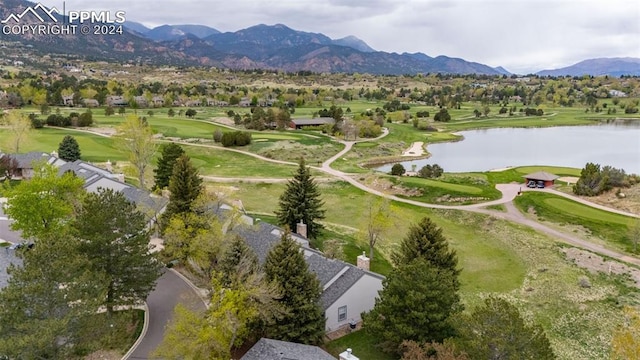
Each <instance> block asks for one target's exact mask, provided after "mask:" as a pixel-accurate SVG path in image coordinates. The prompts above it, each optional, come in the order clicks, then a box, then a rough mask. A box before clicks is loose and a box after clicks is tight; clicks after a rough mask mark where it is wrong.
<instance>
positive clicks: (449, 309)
mask: <svg viewBox="0 0 640 360" xmlns="http://www.w3.org/2000/svg"><path fill="white" fill-rule="evenodd" d="M382 286H383V288H382V291H380V293H379V295H380V297H379V298H377V299H376V302H375V305H374V307H373V309H372V310H371V311H370V312H369V313H366V314H363V317H362V321H363V324H364V325H363V326H364V330H365V331H367V332H368V333H369V334H370V335H371V336H373V337H374V338H375V339H376V341H377V342H378V343H379V344H380V346H381V348H382V350H383V351H385V352H387V353H395V354H397V355H399V354H398V352H399V351H400V348H399V346H400V344H402V341H403V340H413V341H417V342H420V343H422V342H431V341H436V342H442V340H443V339H446V338H448V337H450V336H452V335H453V334H454V332H453V326H452V325H451V322H450V321H449V318H450V316H451V315H453V314H456V313H458V312H459V311H460V310H461V309H462V306H461V305H460V297H459V296H458V293H457V279H456V277H455V276H454V275H453V274H452V273H451V272H450V271H446V270H441V269H437V268H436V267H434V266H433V265H432V264H431V263H429V262H428V261H426V260H424V259H417V260H414V261H411V262H410V263H406V264H401V265H399V266H398V267H396V268H394V269H393V270H392V271H391V273H390V274H389V276H388V277H387V278H386V279H384V280H383V281H382Z"/></svg>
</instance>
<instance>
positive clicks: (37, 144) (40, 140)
mask: <svg viewBox="0 0 640 360" xmlns="http://www.w3.org/2000/svg"><path fill="white" fill-rule="evenodd" d="M68 134H69V135H72V136H73V137H74V138H76V140H78V144H79V145H80V150H81V151H82V159H83V160H87V161H92V162H106V161H107V160H112V161H113V160H126V158H127V155H126V154H125V152H124V151H122V149H120V148H119V147H118V146H117V145H115V144H114V142H113V140H112V139H110V138H105V137H101V136H98V135H94V134H88V133H82V132H77V131H71V130H58V129H47V128H45V129H38V130H34V131H32V132H31V133H30V135H29V139H28V140H27V141H25V142H24V144H23V145H21V146H20V147H21V149H20V152H29V151H43V152H47V153H50V152H52V151H54V150H56V151H57V150H58V145H59V144H60V142H61V141H62V139H63V138H64V136H65V135H68ZM4 136H7V132H6V130H5V129H0V138H2V137H4Z"/></svg>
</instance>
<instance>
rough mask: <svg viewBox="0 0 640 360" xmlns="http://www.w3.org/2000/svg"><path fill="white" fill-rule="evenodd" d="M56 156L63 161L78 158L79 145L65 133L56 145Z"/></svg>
mask: <svg viewBox="0 0 640 360" xmlns="http://www.w3.org/2000/svg"><path fill="white" fill-rule="evenodd" d="M58 157H59V158H60V159H62V160H65V161H76V160H80V145H78V141H76V138H74V137H73V136H71V135H65V137H64V138H62V141H61V142H60V144H59V145H58Z"/></svg>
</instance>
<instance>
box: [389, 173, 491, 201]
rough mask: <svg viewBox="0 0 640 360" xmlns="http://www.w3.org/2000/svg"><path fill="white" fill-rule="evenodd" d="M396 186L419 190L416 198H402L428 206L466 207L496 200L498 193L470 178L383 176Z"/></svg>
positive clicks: (487, 185) (488, 185) (485, 184)
mask: <svg viewBox="0 0 640 360" xmlns="http://www.w3.org/2000/svg"><path fill="white" fill-rule="evenodd" d="M385 178H387V179H389V180H391V181H392V182H393V183H394V184H396V185H402V186H403V187H405V188H409V189H419V190H420V191H421V194H420V195H418V196H402V197H404V198H408V199H411V200H417V201H421V202H424V203H429V204H447V205H458V204H460V205H467V204H474V203H478V202H483V201H489V200H496V199H499V198H500V196H501V193H500V191H498V190H497V189H495V188H494V187H493V185H492V184H489V183H486V182H485V183H484V184H479V183H478V182H477V181H475V180H474V179H473V178H471V177H467V178H463V177H460V176H458V174H456V176H453V175H450V176H445V177H443V180H439V179H437V180H435V179H423V178H420V177H414V176H385Z"/></svg>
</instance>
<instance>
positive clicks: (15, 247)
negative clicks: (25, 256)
mask: <svg viewBox="0 0 640 360" xmlns="http://www.w3.org/2000/svg"><path fill="white" fill-rule="evenodd" d="M34 246H35V244H34V243H32V242H26V241H24V242H21V243H16V244H13V245H11V246H9V250H19V249H33V247H34Z"/></svg>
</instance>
